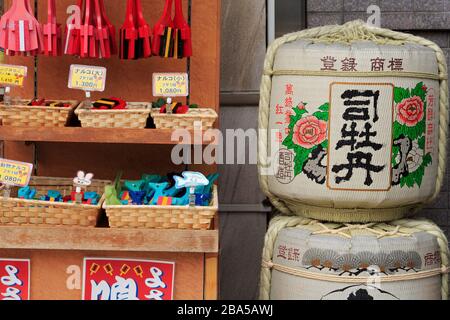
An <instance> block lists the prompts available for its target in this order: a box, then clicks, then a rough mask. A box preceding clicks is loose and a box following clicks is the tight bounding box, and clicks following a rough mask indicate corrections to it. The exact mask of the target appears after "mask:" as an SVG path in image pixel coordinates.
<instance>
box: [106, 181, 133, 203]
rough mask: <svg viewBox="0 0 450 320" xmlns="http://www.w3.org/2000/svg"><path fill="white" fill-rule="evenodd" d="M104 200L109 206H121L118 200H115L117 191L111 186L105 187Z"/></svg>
mask: <svg viewBox="0 0 450 320" xmlns="http://www.w3.org/2000/svg"><path fill="white" fill-rule="evenodd" d="M105 198H106V204H107V205H109V206H120V205H121V204H122V203H121V202H120V201H119V199H117V191H116V188H114V187H113V186H106V187H105ZM127 204H128V203H127Z"/></svg>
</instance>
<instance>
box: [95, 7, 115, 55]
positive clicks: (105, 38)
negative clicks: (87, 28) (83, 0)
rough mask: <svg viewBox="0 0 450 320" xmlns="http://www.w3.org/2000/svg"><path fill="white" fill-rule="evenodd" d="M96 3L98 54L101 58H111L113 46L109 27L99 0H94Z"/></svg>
mask: <svg viewBox="0 0 450 320" xmlns="http://www.w3.org/2000/svg"><path fill="white" fill-rule="evenodd" d="M94 4H95V39H96V40H97V48H98V49H99V52H98V56H99V57H100V58H110V57H111V48H110V40H109V29H108V26H107V25H106V22H105V21H104V20H103V15H102V10H101V6H100V1H99V0H94Z"/></svg>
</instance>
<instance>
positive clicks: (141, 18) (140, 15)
mask: <svg viewBox="0 0 450 320" xmlns="http://www.w3.org/2000/svg"><path fill="white" fill-rule="evenodd" d="M135 6H136V13H137V18H138V25H139V26H143V25H145V24H147V23H146V22H145V18H144V13H143V11H142V2H141V0H135Z"/></svg>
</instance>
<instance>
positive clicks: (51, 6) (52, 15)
mask: <svg viewBox="0 0 450 320" xmlns="http://www.w3.org/2000/svg"><path fill="white" fill-rule="evenodd" d="M55 6H56V5H55V0H48V1H47V23H50V24H51V23H55V21H56V10H55Z"/></svg>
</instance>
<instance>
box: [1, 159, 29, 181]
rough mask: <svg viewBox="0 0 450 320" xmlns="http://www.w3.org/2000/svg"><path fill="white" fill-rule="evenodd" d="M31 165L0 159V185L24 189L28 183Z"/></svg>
mask: <svg viewBox="0 0 450 320" xmlns="http://www.w3.org/2000/svg"><path fill="white" fill-rule="evenodd" d="M32 171H33V165H32V164H31V163H25V162H18V161H13V160H7V159H0V183H1V184H5V185H9V186H18V187H25V186H27V185H28V183H29V182H30V178H31V173H32Z"/></svg>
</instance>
